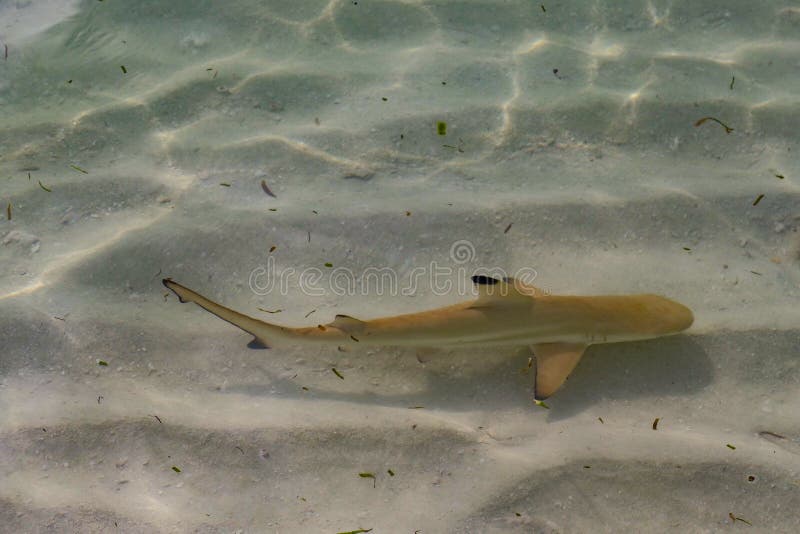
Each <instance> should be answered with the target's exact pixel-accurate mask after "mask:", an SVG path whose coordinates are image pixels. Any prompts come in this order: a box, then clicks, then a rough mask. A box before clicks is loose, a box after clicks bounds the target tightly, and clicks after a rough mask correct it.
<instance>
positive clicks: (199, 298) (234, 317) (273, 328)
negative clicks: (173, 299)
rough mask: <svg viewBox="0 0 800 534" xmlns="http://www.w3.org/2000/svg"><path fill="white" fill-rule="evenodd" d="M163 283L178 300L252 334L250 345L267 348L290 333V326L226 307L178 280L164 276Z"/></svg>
mask: <svg viewBox="0 0 800 534" xmlns="http://www.w3.org/2000/svg"><path fill="white" fill-rule="evenodd" d="M161 283H162V284H164V287H166V288H167V289H169V290H170V291H172V292H173V293H175V294H176V295H177V296H178V300H180V301H181V302H194V303H195V304H197V305H198V306H200V307H201V308H203V309H204V310H206V311H208V312H210V313H213V314H214V315H216V316H217V317H219V318H220V319H222V320H224V321H227V322H229V323H231V324H232V325H234V326H238V327H239V328H241V329H242V330H244V331H245V332H248V333H250V334H252V335H253V336H254V339H253V341H251V342H250V343H249V344H248V347H251V348H267V347H269V346H270V342H271V341H272V340H274V339H276V338H283V337H285V336H286V334H287V333H288V330H289V329H288V328H285V327H283V326H278V325H274V324H270V323H266V322H264V321H260V320H258V319H255V318H253V317H250V316H248V315H244V314H243V313H239V312H237V311H234V310H232V309H230V308H226V307H225V306H223V305H221V304H218V303H216V302H214V301H213V300H210V299H207V298H206V297H204V296H203V295H201V294H199V293H195V292H194V291H192V290H191V289H189V288H187V287H184V286H182V285H180V284H179V283H177V282H173V281H172V279H170V278H164V279H163V280H162V281H161Z"/></svg>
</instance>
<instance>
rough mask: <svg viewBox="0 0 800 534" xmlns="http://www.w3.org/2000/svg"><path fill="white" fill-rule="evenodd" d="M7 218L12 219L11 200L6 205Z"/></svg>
mask: <svg viewBox="0 0 800 534" xmlns="http://www.w3.org/2000/svg"><path fill="white" fill-rule="evenodd" d="M6 219H8V220H9V221H10V220H11V202H9V203H8V206H6Z"/></svg>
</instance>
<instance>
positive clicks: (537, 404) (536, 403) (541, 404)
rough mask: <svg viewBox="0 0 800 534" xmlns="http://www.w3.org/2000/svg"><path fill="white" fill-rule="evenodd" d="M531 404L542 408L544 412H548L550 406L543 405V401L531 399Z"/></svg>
mask: <svg viewBox="0 0 800 534" xmlns="http://www.w3.org/2000/svg"><path fill="white" fill-rule="evenodd" d="M533 403H534V404H535V405H536V406H540V407H542V408H544V409H545V410H549V409H550V406H548V405H547V404H545V403H544V401H543V400H539V399H533Z"/></svg>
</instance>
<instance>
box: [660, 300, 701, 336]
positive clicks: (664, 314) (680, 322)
mask: <svg viewBox="0 0 800 534" xmlns="http://www.w3.org/2000/svg"><path fill="white" fill-rule="evenodd" d="M658 299H659V300H658V302H657V303H655V306H654V307H655V308H656V309H655V310H654V311H655V312H656V313H657V314H658V316H659V319H660V321H659V322H660V323H661V328H662V330H663V333H664V334H677V333H678V332H683V331H684V330H686V329H687V328H689V327H690V326H692V323H693V322H694V314H693V313H692V310H690V309H689V308H687V307H686V306H684V305H683V304H681V303H680V302H675V301H674V300H670V299H668V298H664V297H658Z"/></svg>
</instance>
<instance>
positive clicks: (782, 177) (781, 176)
mask: <svg viewBox="0 0 800 534" xmlns="http://www.w3.org/2000/svg"><path fill="white" fill-rule="evenodd" d="M775 178H777V179H778V180H783V179H784V178H786V177H785V176H784V175H782V174H775Z"/></svg>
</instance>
